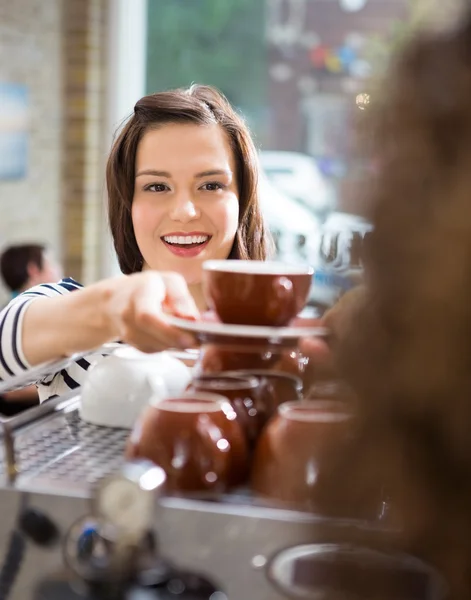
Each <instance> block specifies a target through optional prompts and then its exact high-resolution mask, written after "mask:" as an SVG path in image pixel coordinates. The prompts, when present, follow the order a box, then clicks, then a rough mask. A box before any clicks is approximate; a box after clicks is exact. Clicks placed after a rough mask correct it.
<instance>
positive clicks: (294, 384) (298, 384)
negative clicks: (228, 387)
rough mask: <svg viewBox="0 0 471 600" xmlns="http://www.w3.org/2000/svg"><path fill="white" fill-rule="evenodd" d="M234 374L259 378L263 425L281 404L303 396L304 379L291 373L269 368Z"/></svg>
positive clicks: (235, 373)
mask: <svg viewBox="0 0 471 600" xmlns="http://www.w3.org/2000/svg"><path fill="white" fill-rule="evenodd" d="M233 374H234V375H239V376H242V377H255V378H256V379H257V381H258V395H259V403H260V406H261V409H260V413H261V415H260V416H261V421H262V425H265V423H266V422H267V421H268V419H270V418H271V417H273V416H274V415H275V414H276V412H277V410H278V407H279V406H280V404H283V403H284V402H294V401H298V400H301V399H302V397H303V382H302V379H301V378H300V377H296V375H292V374H291V373H283V372H280V371H270V370H268V369H266V370H263V369H247V370H243V371H235V372H234V373H233ZM262 407H263V408H262ZM262 410H263V414H262Z"/></svg>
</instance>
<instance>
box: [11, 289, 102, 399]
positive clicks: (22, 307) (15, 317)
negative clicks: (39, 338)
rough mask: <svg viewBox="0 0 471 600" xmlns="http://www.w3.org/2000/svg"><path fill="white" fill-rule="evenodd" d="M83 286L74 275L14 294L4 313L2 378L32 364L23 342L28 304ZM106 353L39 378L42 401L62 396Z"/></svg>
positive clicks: (93, 355) (18, 373)
mask: <svg viewBox="0 0 471 600" xmlns="http://www.w3.org/2000/svg"><path fill="white" fill-rule="evenodd" d="M81 287H82V285H81V284H80V283H77V282H76V281H74V280H73V279H71V278H67V279H62V281H60V282H59V283H44V284H41V285H38V286H36V287H34V288H31V289H30V290H27V291H26V292H23V293H22V294H20V295H19V296H17V297H16V298H14V299H13V300H12V301H11V302H10V303H9V304H8V305H7V306H6V307H5V308H4V309H3V310H2V312H1V313H0V381H3V380H6V379H8V378H9V377H12V376H14V375H20V374H21V373H24V372H25V371H26V370H27V369H29V368H30V365H29V364H28V362H27V360H26V358H25V356H24V354H23V349H22V345H21V339H22V324H23V317H24V314H25V312H26V308H27V307H28V306H29V305H30V304H31V302H34V301H35V300H37V299H38V298H44V297H49V298H52V297H54V296H63V295H65V294H69V293H71V292H74V291H75V290H78V289H80V288H81ZM101 358H102V355H101V354H99V353H97V354H92V355H90V356H88V357H87V359H85V358H81V359H79V360H77V361H76V362H75V363H73V364H72V365H70V366H69V367H68V368H67V369H63V370H62V371H60V372H59V373H55V374H53V375H50V376H48V377H46V378H45V379H44V380H42V381H39V382H37V386H38V391H39V397H40V400H41V402H43V401H44V400H47V399H48V398H51V397H52V396H60V395H62V394H64V393H66V392H68V391H69V390H71V389H74V388H76V387H78V386H79V385H81V383H82V382H83V380H84V377H85V373H86V371H87V369H88V368H89V367H90V365H91V364H93V363H94V362H96V361H97V360H98V359H101Z"/></svg>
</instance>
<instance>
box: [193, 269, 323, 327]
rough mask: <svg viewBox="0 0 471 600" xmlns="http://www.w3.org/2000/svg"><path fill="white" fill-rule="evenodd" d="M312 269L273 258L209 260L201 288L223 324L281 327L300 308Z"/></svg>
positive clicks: (302, 305) (304, 302)
mask: <svg viewBox="0 0 471 600" xmlns="http://www.w3.org/2000/svg"><path fill="white" fill-rule="evenodd" d="M313 272H314V271H313V269H312V268H311V267H308V266H301V265H286V264H284V263H279V262H274V261H256V260H210V261H207V262H205V263H204V264H203V291H204V294H205V297H206V301H207V302H208V304H209V306H210V307H211V308H212V309H213V310H214V311H215V312H216V313H217V315H218V317H219V318H220V319H221V321H222V322H223V323H232V324H235V325H261V326H271V327H282V326H285V325H287V324H288V323H289V322H290V321H291V320H292V319H294V317H295V316H296V315H297V314H298V313H299V312H300V311H301V310H302V309H303V308H304V306H305V304H306V301H307V297H308V294H309V289H310V287H311V282H312V275H313Z"/></svg>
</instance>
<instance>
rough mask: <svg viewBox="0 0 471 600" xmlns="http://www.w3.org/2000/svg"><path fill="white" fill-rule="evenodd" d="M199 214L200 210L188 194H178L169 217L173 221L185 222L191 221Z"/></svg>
mask: <svg viewBox="0 0 471 600" xmlns="http://www.w3.org/2000/svg"><path fill="white" fill-rule="evenodd" d="M199 216H200V211H199V209H198V208H197V206H196V204H195V202H194V200H193V199H192V198H191V196H190V195H188V194H185V195H183V194H182V195H179V196H178V197H175V199H174V202H173V204H172V207H171V210H170V218H171V219H173V220H174V221H181V222H182V223H187V222H188V221H193V220H194V219H197V218H198V217H199Z"/></svg>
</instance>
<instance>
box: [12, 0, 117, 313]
mask: <svg viewBox="0 0 471 600" xmlns="http://www.w3.org/2000/svg"><path fill="white" fill-rule="evenodd" d="M107 10H108V0H15V1H14V2H12V1H11V0H0V82H14V83H21V84H24V85H26V86H27V87H28V90H29V99H30V115H31V119H30V130H29V131H30V136H29V158H28V172H27V176H26V177H25V178H24V179H20V180H16V181H13V180H12V181H5V180H4V181H2V180H0V209H1V216H0V246H3V245H4V244H7V243H11V242H21V241H26V240H33V241H48V242H50V244H51V246H52V247H53V249H54V251H55V252H56V253H57V254H58V255H59V257H60V258H61V260H62V261H63V263H64V265H65V270H66V272H67V274H70V275H72V276H74V277H76V278H78V279H79V280H82V281H85V282H89V281H92V280H94V279H97V278H98V277H99V276H100V264H101V257H100V255H101V252H102V248H101V239H102V237H103V236H102V222H103V210H102V208H103V182H104V177H103V176H104V156H105V149H104V148H103V143H102V141H103V140H104V139H105V138H104V122H105V120H104V114H105V82H106V43H107V41H106V40H107V35H106V24H107ZM0 110H1V107H0ZM0 159H1V157H0ZM4 299H5V293H4V291H2V290H0V302H3V301H4Z"/></svg>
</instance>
